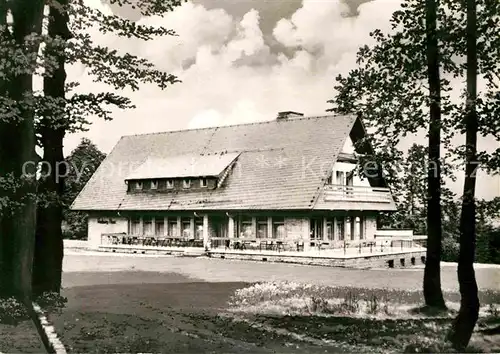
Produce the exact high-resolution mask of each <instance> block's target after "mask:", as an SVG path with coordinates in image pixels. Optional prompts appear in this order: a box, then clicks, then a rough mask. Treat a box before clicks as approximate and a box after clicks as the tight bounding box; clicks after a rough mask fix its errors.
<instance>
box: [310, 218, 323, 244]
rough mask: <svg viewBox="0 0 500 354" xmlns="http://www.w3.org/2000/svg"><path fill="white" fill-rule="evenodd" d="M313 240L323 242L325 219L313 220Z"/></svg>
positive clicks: (311, 231) (311, 234)
mask: <svg viewBox="0 0 500 354" xmlns="http://www.w3.org/2000/svg"><path fill="white" fill-rule="evenodd" d="M309 234H310V238H311V240H323V219H322V218H314V219H311V230H310V233H309Z"/></svg>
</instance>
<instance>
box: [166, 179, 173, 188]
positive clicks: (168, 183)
mask: <svg viewBox="0 0 500 354" xmlns="http://www.w3.org/2000/svg"><path fill="white" fill-rule="evenodd" d="M173 188H174V181H173V180H171V179H167V189H173Z"/></svg>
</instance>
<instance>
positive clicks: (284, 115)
mask: <svg viewBox="0 0 500 354" xmlns="http://www.w3.org/2000/svg"><path fill="white" fill-rule="evenodd" d="M303 116H304V113H299V112H294V111H285V112H278V118H276V119H278V120H285V119H289V118H297V117H303Z"/></svg>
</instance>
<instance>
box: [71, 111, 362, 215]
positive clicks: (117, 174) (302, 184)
mask: <svg viewBox="0 0 500 354" xmlns="http://www.w3.org/2000/svg"><path fill="white" fill-rule="evenodd" d="M355 121H356V118H355V117H353V116H320V117H305V118H293V119H281V120H273V121H268V122H261V123H252V124H242V125H233V126H225V127H213V128H205V129H194V130H182V131H173V132H165V133H155V134H144V135H133V136H125V137H122V139H121V140H120V141H119V142H118V144H117V145H116V146H115V148H114V149H113V151H112V152H111V153H110V154H109V155H108V157H107V158H106V159H105V160H104V161H103V163H102V164H101V166H100V167H99V169H98V170H97V171H96V173H95V174H94V176H93V177H92V178H91V180H90V181H89V182H88V184H87V185H86V186H85V188H84V189H83V190H82V192H81V193H80V195H79V196H78V197H77V199H76V200H75V202H74V204H73V206H72V208H73V209H75V210H88V211H89V210H118V211H120V210H204V209H206V210H209V209H211V210H236V209H241V210H250V209H262V210H263V209H266V210H278V209H282V210H283V209H288V210H294V209H295V210H298V209H301V210H304V209H311V208H313V206H314V205H315V202H316V201H317V198H318V197H319V195H320V193H321V190H322V188H323V186H324V183H325V180H326V178H327V175H328V172H329V171H331V169H332V167H333V164H334V163H335V161H336V158H337V156H338V154H339V153H340V150H341V149H342V146H343V145H344V142H345V140H346V138H347V137H348V136H349V133H350V132H351V129H352V127H353V125H354V123H355ZM218 154H219V155H220V154H227V156H228V157H233V156H234V158H232V160H231V161H233V163H231V161H229V162H228V164H226V166H227V165H229V167H228V168H230V169H231V171H229V173H227V174H226V173H224V177H225V180H224V186H223V187H222V188H217V189H215V190H205V191H200V192H195V191H190V192H181V193H175V192H173V193H129V194H127V186H126V184H125V179H127V178H128V177H130V176H131V175H132V174H133V173H134V171H136V170H137V168H138V167H139V166H141V165H143V164H144V163H145V162H146V161H147V160H148V159H170V158H174V159H175V158H177V157H179V156H184V155H189V156H200V157H201V156H210V155H218ZM236 156H237V158H236ZM229 159H230V158H228V160H229ZM224 163H226V161H224ZM226 172H227V171H226Z"/></svg>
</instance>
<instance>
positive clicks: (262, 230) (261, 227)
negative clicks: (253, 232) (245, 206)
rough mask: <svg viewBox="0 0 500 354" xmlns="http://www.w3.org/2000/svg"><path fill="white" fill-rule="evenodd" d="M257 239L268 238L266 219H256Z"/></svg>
mask: <svg viewBox="0 0 500 354" xmlns="http://www.w3.org/2000/svg"><path fill="white" fill-rule="evenodd" d="M257 238H268V234H267V218H257Z"/></svg>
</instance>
